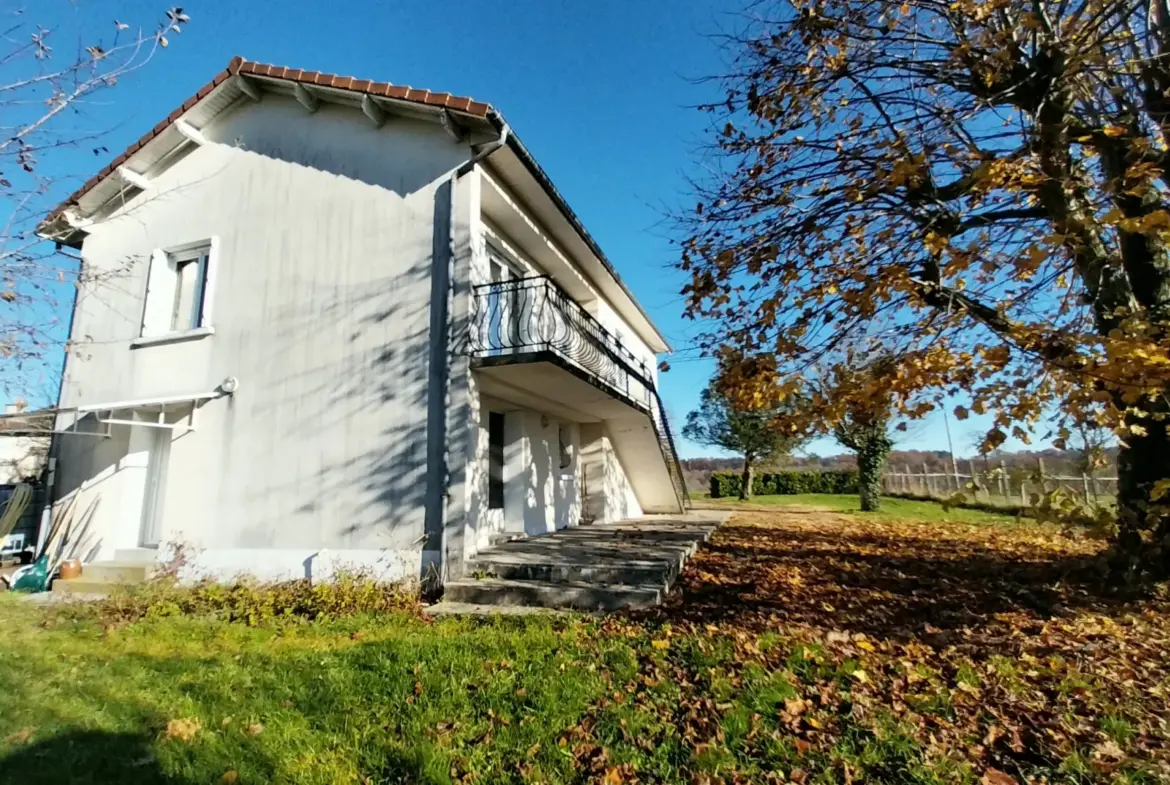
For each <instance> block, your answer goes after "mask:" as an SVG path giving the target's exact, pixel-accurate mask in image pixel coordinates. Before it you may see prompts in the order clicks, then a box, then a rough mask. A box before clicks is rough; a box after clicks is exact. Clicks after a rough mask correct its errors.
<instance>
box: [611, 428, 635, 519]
mask: <svg viewBox="0 0 1170 785" xmlns="http://www.w3.org/2000/svg"><path fill="white" fill-rule="evenodd" d="M602 455H603V456H604V461H605V463H604V466H605V521H606V522H607V523H608V522H612V521H621V520H625V519H627V518H638V517H641V515H642V507H641V505H640V504H638V497H637V495H635V493H634V486H633V485H631V484H630V478H629V476H628V475H627V474H626V469H625V467H624V466H623V465H622V462H621V460H620V459H619V458H618V454H617V452H616V451H615V450H614V449H613V443H612V442H611V441H610V438H609V432H608V429H607V430H605V431H604V432H603V437H602Z"/></svg>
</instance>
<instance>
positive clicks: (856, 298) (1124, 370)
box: [679, 0, 1170, 574]
mask: <svg viewBox="0 0 1170 785" xmlns="http://www.w3.org/2000/svg"><path fill="white" fill-rule="evenodd" d="M725 42H726V45H727V51H728V53H729V55H730V59H729V63H728V65H729V67H728V69H727V71H726V72H725V73H724V74H722V75H721V76H720V77H719V82H720V84H721V87H722V97H721V99H720V100H719V101H718V102H716V103H712V104H710V105H708V106H705V107H704V109H705V110H706V111H708V112H710V113H711V114H712V118H713V121H714V122H713V140H714V142H713V144H712V146H711V153H712V155H711V160H710V161H708V164H709V167H708V171H709V172H710V173H711V174H710V176H708V177H705V178H704V179H703V180H701V181H700V182H699V183H697V189H698V191H699V201H698V204H697V205H696V207H695V208H694V211H693V212H692V213H689V214H688V215H686V216H685V217H684V218H683V222H684V225H685V229H686V233H687V238H686V240H685V243H684V246H683V249H682V257H681V260H680V263H679V264H680V267H681V268H682V269H683V270H684V271H686V272H687V273H688V274H689V282H688V284H687V286H686V287H685V289H684V294H685V295H686V297H687V302H688V313H689V315H691V316H693V317H704V318H705V319H706V320H707V324H708V328H707V329H706V331H705V333H704V336H703V344H704V347H705V348H707V349H708V350H710V351H712V352H718V353H719V355H720V357H721V359H722V363H723V365H724V367H725V368H731V369H738V370H736V371H732V372H731V373H730V374H729V375H728V378H729V379H731V383H729V384H727V385H725V387H724V389H725V391H726V392H727V393H728V394H730V395H736V394H740V395H745V396H747V397H749V398H752V399H753V400H757V401H758V400H760V396H761V395H764V396H767V395H778V396H781V397H782V396H783V395H785V394H786V393H787V392H790V391H794V390H797V389H799V385H800V381H799V374H800V372H801V371H802V370H804V369H806V368H807V367H809V366H810V365H811V364H813V363H815V362H817V360H818V359H819V358H820V357H822V356H824V355H826V354H829V353H832V352H834V351H836V350H837V349H838V347H839V346H840V344H841V342H842V341H843V340H848V338H849V336H850V335H853V334H855V333H856V332H857V331H859V330H864V329H868V330H870V332H871V334H876V335H878V336H879V338H880V342H881V345H882V347H883V351H884V352H886V353H888V354H890V355H891V356H894V357H897V358H898V362H897V367H896V369H895V370H894V371H893V372H892V373H890V374H888V375H887V378H886V379H885V382H884V384H883V385H881V386H880V389H879V388H878V387H876V386H873V385H870V386H861V387H858V388H855V389H853V390H852V391H850V392H849V393H848V395H850V396H852V397H853V398H855V399H857V398H860V397H864V396H866V395H869V394H877V393H880V394H892V395H894V396H895V399H896V403H897V406H898V408H899V410H900V412H901V413H902V414H905V415H908V416H910V417H921V416H924V415H925V414H926V413H928V412H929V411H931V410H932V409H933V408H934V407H935V406H936V405H937V402H938V401H940V400H941V399H942V398H943V397H944V396H945V395H957V396H960V397H961V398H965V399H966V400H964V401H963V403H962V404H961V405H959V406H957V407H955V409H954V414H955V416H956V417H958V418H959V419H964V418H966V417H967V416H968V414H969V413H970V412H976V413H981V414H982V413H987V414H989V415H990V416H991V417H992V420H993V423H994V425H993V427H992V428H991V430H990V431H989V432H988V434H987V436H986V440H985V444H986V445H987V446H988V447H995V446H996V445H998V444H1001V443H1002V442H1003V441H1004V440H1005V439H1006V438H1007V436H1008V435H1009V434H1012V435H1014V436H1015V437H1017V438H1019V439H1020V440H1022V441H1024V442H1028V441H1029V440H1030V438H1031V436H1032V430H1033V426H1034V425H1036V424H1037V423H1039V422H1041V421H1042V420H1045V419H1046V418H1048V417H1050V416H1051V415H1052V414H1053V412H1056V413H1057V414H1058V418H1059V420H1058V423H1057V426H1056V428H1055V431H1054V432H1053V433H1052V434H1051V435H1052V437H1053V438H1054V441H1055V444H1056V446H1057V447H1063V446H1064V442H1065V441H1066V440H1067V439H1068V438H1069V437H1070V435H1071V434H1072V433H1073V432H1074V430H1075V426H1076V424H1077V423H1082V422H1092V423H1097V424H1101V425H1104V426H1107V427H1109V428H1111V429H1112V430H1113V431H1114V433H1116V434H1117V436H1118V438H1119V439H1120V440H1121V444H1122V448H1121V454H1120V456H1119V477H1120V484H1119V485H1120V506H1119V525H1120V529H1119V534H1118V545H1119V552H1123V553H1127V554H1129V557H1130V558H1129V559H1128V564H1129V568H1130V569H1131V570H1139V571H1140V570H1145V569H1147V568H1152V569H1154V570H1155V571H1159V572H1161V573H1163V574H1164V573H1165V572H1166V571H1168V570H1170V522H1168V521H1170V516H1168V515H1167V509H1166V508H1165V507H1163V506H1162V505H1161V504H1159V503H1158V502H1159V500H1160V497H1161V496H1162V494H1164V493H1165V490H1166V489H1167V488H1170V437H1168V435H1167V424H1168V422H1170V421H1168V419H1167V418H1168V415H1170V401H1168V399H1167V395H1166V393H1167V389H1168V387H1170V339H1168V337H1167V328H1168V327H1170V244H1168V243H1170V210H1168V208H1170V191H1168V185H1170V177H1168V173H1170V152H1168V151H1167V134H1168V133H1170V67H1167V61H1166V59H1165V58H1166V57H1167V56H1168V55H1170V10H1168V8H1167V6H1166V4H1165V3H1164V2H1161V0H1156V1H1152V2H1144V1H1143V0H1026V1H1025V0H986V1H981V0H945V1H943V0H906V1H905V2H902V1H901V0H864V1H862V0H793V2H763V3H759V4H756V5H753V6H752V7H751V9H750V11H749V13H748V14H747V15H745V22H744V24H743V26H742V27H741V28H740V29H738V30H736V31H734V32H733V33H731V34H729V35H728V36H727V37H726V38H725ZM874 324H880V325H881V330H880V331H878V332H876V333H875V332H874V331H873V329H872V325H874ZM737 374H738V379H739V382H740V383H739V384H736V383H735V377H736V375H737ZM737 391H738V392H737ZM847 409H848V407H847V406H846V405H844V404H842V405H840V406H838V407H836V408H835V409H833V410H832V411H831V412H830V413H829V416H830V417H834V416H835V417H840V416H843V413H844V412H845V411H847ZM821 413H822V414H823V413H824V412H823V411H822V412H821ZM1138 562H1142V563H1143V564H1142V565H1140V566H1139V565H1138Z"/></svg>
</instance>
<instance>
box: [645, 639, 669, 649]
mask: <svg viewBox="0 0 1170 785" xmlns="http://www.w3.org/2000/svg"><path fill="white" fill-rule="evenodd" d="M650 645H651V646H653V647H654V648H656V649H660V650H661V649H669V648H670V641H664V640H657V641H651V642H650Z"/></svg>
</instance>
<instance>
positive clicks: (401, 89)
mask: <svg viewBox="0 0 1170 785" xmlns="http://www.w3.org/2000/svg"><path fill="white" fill-rule="evenodd" d="M236 74H242V75H248V74H250V75H254V76H262V77H267V78H269V79H282V80H285V81H288V82H300V83H302V84H311V85H319V86H321V87H331V88H334V89H340V90H348V91H351V92H354V93H365V94H369V95H372V96H377V97H382V98H390V99H394V100H398V101H408V102H410V103H416V104H421V105H424V106H434V107H443V108H446V109H450V110H451V111H453V112H460V113H462V114H467V115H472V116H474V117H480V118H484V117H487V115H488V113H489V112H490V111H491V109H492V107H491V104H485V103H483V102H481V101H475V100H473V99H471V98H466V97H462V96H457V95H451V94H450V93H432V92H431V91H429V90H416V89H414V88H412V87H406V86H402V85H393V84H390V83H389V82H372V81H370V80H369V79H356V78H354V77H352V76H337V75H335V74H322V73H318V72H317V71H303V70H301V69H299V68H286V67H284V66H281V65H266V64H264V63H254V62H251V61H249V60H245V59H244V58H242V57H233V58H232V60H231V62H230V63H228V67H227V68H225V69H224V70H222V71H220V72H219V73H218V74H216V75H215V77H213V78H212V80H211V81H210V82H208V83H207V84H205V85H203V87H201V88H199V89H198V90H196V91H195V94H194V95H192V96H191V97H190V98H188V99H187V100H186V101H184V102H183V103H182V105H181V106H179V107H178V108H177V109H175V111H173V112H171V113H170V114H169V115H167V116H166V118H165V119H164V120H162V121H161V122H159V123H158V125H156V126H155V127H154V128H152V129H150V130H149V131H147V132H146V133H145V134H143V135H142V137H141V138H139V140H138V141H137V142H135V143H134V144H132V145H130V146H129V147H127V148H126V150H125V152H123V153H122V154H121V155H119V156H118V157H117V158H115V159H114V160H113V161H110V163H109V164H107V165H106V166H105V167H104V168H103V169H102V170H101V171H99V172H98V173H97V174H95V175H94V176H93V177H91V178H89V179H88V180H86V181H85V184H84V185H82V186H81V187H80V188H78V189H77V190H76V191H74V192H73V193H72V194H71V195H70V196H69V197H68V198H67V199H66V200H65V201H64V202H62V203H61V204H60V205H59V206H58V207H57V208H56V209H54V210H53V212H51V213H49V215H48V216H47V217H46V218H45V223H47V222H49V221H51V220H52V219H53V218H56V217H57V216H59V215H61V214H62V213H63V212H65V210H66V209H68V208H69V207H70V206H71V205H74V204H77V202H78V201H79V200H80V199H81V198H82V197H83V196H85V194H86V193H88V192H89V191H90V190H91V189H92V188H94V187H95V186H97V184H98V183H100V182H101V181H102V180H104V179H106V178H107V177H109V176H110V175H111V174H113V173H114V171H115V170H117V168H118V167H119V166H121V165H122V164H124V163H126V161H127V160H128V159H129V158H130V156H132V155H134V153H136V152H138V151H139V150H140V149H142V147H144V146H145V145H146V144H147V142H149V141H150V140H152V139H154V138H155V137H156V136H158V135H159V134H161V133H162V132H163V131H165V130H167V129H168V128H170V127H171V126H172V125H173V124H174V123H175V121H176V120H178V119H179V118H180V117H182V116H183V115H184V114H186V113H187V112H188V111H190V109H191V108H192V107H194V106H195V104H197V103H199V101H201V100H202V99H203V98H206V97H207V96H208V95H209V94H210V93H211V91H212V90H214V89H215V88H216V87H217V86H219V85H220V84H222V83H223V82H225V81H227V80H228V79H229V78H230V77H232V76H234V75H236Z"/></svg>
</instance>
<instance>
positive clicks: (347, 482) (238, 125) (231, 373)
mask: <svg viewBox="0 0 1170 785" xmlns="http://www.w3.org/2000/svg"><path fill="white" fill-rule="evenodd" d="M40 233H41V234H42V236H44V237H47V238H50V239H52V240H55V241H57V242H58V243H61V244H63V245H66V246H70V247H73V248H76V249H79V250H80V253H81V258H82V260H83V261H82V263H83V264H84V265H85V267H86V269H87V271H89V273H90V274H89V275H88V276H87V277H88V278H90V279H97V281H98V282H97V283H95V284H93V285H91V286H87V287H84V288H82V289H81V290H80V291H79V293H78V295H77V300H76V303H75V306H74V311H73V323H72V328H71V338H72V345H73V349H72V351H70V352H69V355H68V357H67V360H66V366H65V374H64V381H63V386H62V389H61V397H60V401H59V406H58V415H57V417H58V419H57V423H56V426H55V431H56V433H55V435H54V439H53V445H52V458H53V462H52V465H53V471H52V474H53V477H52V482H53V488H52V493H53V498H54V499H55V500H56V503H55V507H54V510H55V511H56V512H57V513H60V512H61V511H62V509H63V508H64V506H65V505H67V504H70V503H72V505H73V511H74V515H73V518H74V519H75V520H74V525H84V526H85V527H86V531H85V532H84V533H83V534H84V536H76V535H75V539H76V540H77V541H79V542H84V543H85V544H86V545H85V548H84V553H83V554H82V555H83V556H84V557H86V558H88V559H91V560H96V561H102V560H109V559H113V558H115V557H117V558H119V559H129V558H137V559H147V560H149V559H154V558H157V555H156V554H157V552H158V551H157V549H158V547H159V546H160V544H166V543H183V544H186V545H189V546H192V551H191V552H192V553H193V554H194V564H193V567H194V568H195V569H196V571H197V572H201V573H203V574H209V575H214V576H220V577H228V576H231V575H234V574H238V573H250V574H253V575H256V576H259V577H264V578H275V577H300V576H302V575H312V576H320V575H327V574H329V573H330V572H332V571H334V570H336V569H338V568H339V567H343V566H349V567H360V568H364V569H367V570H373V571H374V572H376V573H377V574H379V575H380V576H382V577H385V578H401V577H414V576H422V577H426V576H427V575H428V573H431V574H433V575H435V576H439V577H442V578H447V577H451V576H458V575H460V574H461V571H462V567H463V565H464V563H465V562H466V560H467V559H468V558H471V557H472V556H474V554H475V553H476V552H477V550H479V549H481V548H484V547H485V546H486V545H487V544H488V543H489V542H490V541H492V540H494V539H496V538H495V537H493V535H499V534H520V533H524V534H528V535H539V534H543V533H547V532H551V531H553V530H556V529H559V528H562V527H567V526H576V525H578V524H580V523H589V522H607V521H614V520H618V519H624V518H630V517H636V516H640V515H643V514H647V513H672V512H680V511H681V510H682V508H683V507H684V506H685V503H686V502H685V490H684V487H683V482H682V476H681V473H680V471H679V467H678V463H677V458H676V456H675V452H674V448H673V444H672V441H671V434H670V431H669V428H668V426H667V422H666V418H665V416H664V412H663V408H662V403H661V401H660V400H659V396H658V393H657V391H656V385H657V361H656V355H657V354H659V353H662V352H666V351H668V350H669V347H668V346H667V342H666V340H665V339H664V338H663V336H662V334H661V333H660V332H659V331H658V329H656V328H655V326H654V325H653V324H652V323H651V320H650V318H649V317H648V316H647V314H646V312H645V311H644V310H643V309H642V308H641V307H640V306H639V305H638V303H637V302H636V301H635V299H634V297H633V295H632V294H631V293H630V291H629V290H628V289H627V288H626V286H625V285H624V284H623V283H622V281H621V279H620V278H619V277H618V275H617V273H616V272H615V271H614V268H613V266H612V265H611V264H610V262H609V261H608V260H607V259H606V257H605V256H604V254H603V253H602V252H601V250H600V249H599V248H598V246H597V244H596V243H595V242H594V240H593V239H592V238H591V237H590V236H589V234H588V232H587V231H586V230H585V228H584V227H583V226H582V225H581V222H580V221H579V220H578V219H577V217H576V216H575V215H574V213H573V211H572V210H571V209H570V208H569V206H568V205H567V204H566V203H565V200H564V199H563V198H562V197H561V195H560V194H559V193H558V192H557V190H556V188H555V187H554V186H553V184H552V183H551V182H550V181H549V178H548V177H547V175H546V174H545V173H544V172H543V171H542V170H541V168H540V166H539V165H538V164H537V163H536V161H535V160H533V158H532V156H531V155H530V154H529V152H528V150H527V149H526V148H525V146H524V145H523V144H522V143H521V142H520V140H519V139H518V138H517V136H516V134H515V133H514V132H513V131H512V129H511V128H510V127H509V126H508V124H507V123H506V122H505V121H504V119H503V117H502V116H501V115H500V113H499V112H498V111H496V110H495V109H494V108H492V107H491V106H489V105H487V104H484V103H479V102H476V101H473V100H471V99H468V98H458V97H455V96H452V95H448V94H446V93H431V92H428V91H425V90H415V89H410V88H407V87H398V86H394V85H390V84H384V83H378V82H370V81H366V80H361V79H354V78H351V77H340V76H331V75H327V74H319V73H313V72H305V71H300V70H297V69H290V68H283V67H277V66H268V65H261V64H258V63H253V62H247V61H244V60H242V59H239V58H237V59H235V60H233V61H232V62H231V63H230V65H229V66H228V68H227V69H226V70H225V71H223V72H222V73H219V74H217V75H216V76H215V78H214V79H213V80H212V81H211V82H210V83H208V84H207V85H206V86H205V87H203V88H202V89H200V90H199V91H198V92H197V93H196V94H195V95H194V96H192V97H191V98H189V99H188V100H186V101H185V102H184V103H183V104H182V106H181V107H179V108H178V109H176V110H175V111H174V112H172V113H171V114H170V115H169V116H168V117H167V118H166V119H164V120H163V121H162V122H160V123H159V124H158V125H156V126H155V127H154V128H153V129H151V130H150V131H149V132H148V133H147V134H145V135H144V136H143V137H142V138H141V139H140V140H139V141H137V142H135V143H134V144H133V145H131V146H130V148H129V149H127V150H126V151H125V152H124V153H122V154H121V155H119V156H118V157H117V158H116V159H115V160H114V161H113V162H112V163H111V164H110V165H108V166H107V167H105V168H104V169H102V170H101V171H100V172H99V173H98V174H97V175H96V176H94V177H93V178H92V179H90V180H89V181H88V182H86V183H85V185H84V186H83V187H82V188H81V189H80V190H78V191H77V192H76V193H75V194H73V196H71V197H70V198H69V199H68V201H67V202H66V203H65V204H63V205H62V206H61V207H59V208H58V209H57V210H56V211H54V213H53V214H52V215H51V216H49V217H48V218H47V219H46V220H45V222H44V223H43V224H42V226H41V229H40ZM82 510H83V511H85V515H84V516H82V515H81V514H80V513H79V512H78V511H82ZM83 518H84V520H82V519H83Z"/></svg>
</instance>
